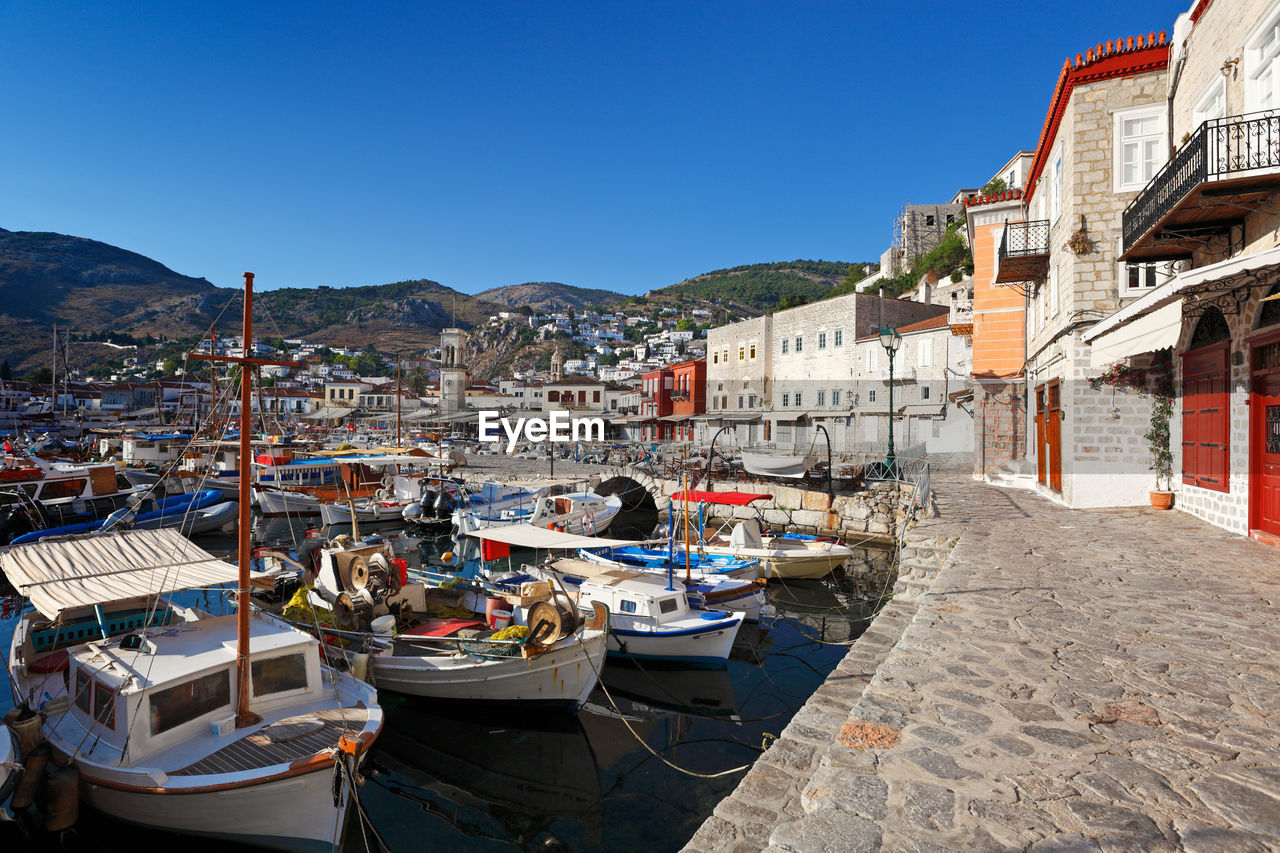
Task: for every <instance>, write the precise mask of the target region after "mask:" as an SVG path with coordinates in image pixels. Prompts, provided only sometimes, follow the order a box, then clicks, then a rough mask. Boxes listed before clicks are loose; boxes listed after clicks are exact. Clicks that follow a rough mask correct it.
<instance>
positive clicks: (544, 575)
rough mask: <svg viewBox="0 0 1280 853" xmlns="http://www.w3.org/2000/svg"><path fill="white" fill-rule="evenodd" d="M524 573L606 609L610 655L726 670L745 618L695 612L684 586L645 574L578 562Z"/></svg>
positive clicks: (580, 604)
mask: <svg viewBox="0 0 1280 853" xmlns="http://www.w3.org/2000/svg"><path fill="white" fill-rule="evenodd" d="M524 572H525V573H526V574H529V575H530V576H532V577H535V578H541V579H544V580H546V581H548V582H550V583H552V584H554V585H555V587H556V588H557V589H563V590H564V591H565V592H566V593H567V594H568V596H569V597H570V598H571V599H572V600H574V601H576V603H577V605H578V607H579V609H581V610H589V609H590V608H591V607H592V606H593V605H595V604H603V605H604V606H605V607H607V608H608V609H609V614H610V624H609V653H610V654H616V655H625V656H627V657H630V658H642V659H643V658H654V659H661V660H673V661H679V662H681V663H685V664H690V665H700V666H724V665H725V664H726V663H727V661H728V660H729V651H730V650H731V649H732V648H733V639H734V637H735V636H737V634H738V629H739V628H740V627H741V626H742V622H743V616H742V614H741V613H728V612H725V611H722V610H695V609H693V608H692V607H690V606H689V599H688V597H687V595H686V593H685V590H684V588H683V585H675V584H673V585H672V586H668V584H667V582H666V580H663V579H660V578H657V577H655V576H653V575H649V574H646V573H644V572H638V571H630V570H627V569H623V568H617V567H613V566H602V565H599V564H597V563H590V562H587V561H586V560H581V559H575V558H565V559H560V560H552V561H550V562H548V563H546V564H543V565H540V566H527V565H526V566H525V567H524ZM495 580H497V581H498V582H501V578H500V577H499V578H495Z"/></svg>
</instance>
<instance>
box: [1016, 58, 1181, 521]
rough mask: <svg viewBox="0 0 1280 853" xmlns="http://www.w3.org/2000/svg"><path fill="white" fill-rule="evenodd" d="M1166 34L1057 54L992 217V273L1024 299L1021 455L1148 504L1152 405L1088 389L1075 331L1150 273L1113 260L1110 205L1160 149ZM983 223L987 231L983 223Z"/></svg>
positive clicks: (1060, 481)
mask: <svg viewBox="0 0 1280 853" xmlns="http://www.w3.org/2000/svg"><path fill="white" fill-rule="evenodd" d="M1168 62H1169V46H1168V42H1167V39H1166V37H1165V34H1164V33H1160V34H1159V35H1158V36H1157V35H1155V34H1151V35H1147V36H1137V37H1135V38H1129V39H1120V40H1118V41H1108V42H1106V44H1105V46H1104V45H1099V46H1097V47H1096V48H1089V49H1088V50H1087V51H1086V52H1085V53H1083V54H1077V55H1076V56H1075V57H1074V59H1069V60H1067V61H1066V63H1065V64H1064V66H1063V69H1062V72H1061V74H1060V75H1059V77H1058V83H1057V86H1056V88H1055V89H1054V92H1053V95H1052V97H1051V98H1050V101H1049V111H1048V115H1047V117H1046V119H1045V123H1044V128H1043V130H1042V131H1041V134H1040V140H1039V144H1038V145H1037V146H1036V153H1035V158H1034V160H1033V161H1032V166H1031V169H1030V171H1029V173H1028V176H1027V185H1026V187H1025V188H1024V190H1023V193H1022V205H1023V219H1024V221H1022V222H1016V221H1013V220H1012V219H1011V220H1010V221H1009V222H1008V223H1007V224H1005V225H1004V226H1003V227H1002V228H1001V229H1000V238H999V243H998V244H997V247H996V271H995V278H994V281H995V282H996V283H1000V284H1004V285H1008V286H1010V287H1012V288H1014V289H1015V290H1016V291H1020V292H1021V293H1022V294H1023V295H1024V298H1025V305H1026V344H1025V346H1026V356H1025V372H1026V377H1027V386H1028V387H1027V395H1028V397H1029V399H1028V403H1027V405H1028V416H1027V419H1026V426H1025V429H1026V433H1025V434H1026V438H1027V446H1028V451H1029V452H1028V457H1029V459H1034V461H1035V465H1036V469H1035V470H1036V484H1037V488H1038V489H1039V490H1040V491H1041V492H1043V493H1044V494H1046V495H1048V496H1051V497H1055V498H1057V499H1060V500H1062V501H1064V502H1066V503H1067V504H1069V505H1071V506H1080V507H1092V506H1115V505H1131V504H1139V503H1146V502H1147V500H1148V497H1147V493H1148V490H1149V489H1150V488H1151V486H1152V482H1153V480H1152V475H1151V472H1150V470H1149V469H1148V453H1147V448H1146V445H1145V442H1144V441H1143V439H1142V433H1143V432H1144V428H1143V427H1144V424H1145V423H1146V422H1147V421H1148V420H1149V407H1145V406H1143V405H1141V404H1138V403H1136V402H1134V401H1131V400H1128V399H1127V398H1126V397H1125V396H1124V395H1123V393H1117V391H1116V389H1113V388H1103V389H1101V390H1095V389H1094V388H1093V387H1092V386H1091V385H1090V383H1089V382H1088V379H1089V378H1090V377H1093V376H1096V375H1097V372H1098V371H1097V370H1096V369H1095V368H1094V367H1093V366H1092V364H1091V359H1090V353H1089V348H1088V346H1087V345H1086V343H1085V342H1084V339H1083V334H1084V333H1085V332H1086V331H1087V330H1088V329H1089V328H1090V327H1091V326H1092V325H1094V324H1095V323H1096V322H1098V320H1100V319H1101V318H1103V317H1104V316H1106V315H1107V314H1109V313H1110V312H1112V311H1114V310H1116V309H1117V308H1119V307H1120V306H1121V305H1123V304H1124V303H1125V302H1127V301H1129V300H1132V299H1136V298H1138V297H1140V296H1141V295H1142V293H1144V292H1145V291H1146V290H1147V289H1149V288H1150V287H1151V286H1152V284H1151V282H1153V281H1158V280H1159V275H1160V272H1159V271H1157V270H1150V271H1147V270H1145V269H1138V270H1136V271H1134V272H1135V274H1134V275H1130V270H1129V269H1127V268H1126V267H1123V266H1121V265H1120V264H1119V263H1118V260H1117V255H1118V254H1119V251H1120V247H1119V241H1118V235H1119V233H1120V219H1121V213H1122V212H1123V211H1124V209H1125V207H1126V205H1128V204H1129V203H1130V202H1131V201H1132V200H1133V198H1134V197H1135V196H1136V195H1137V194H1138V192H1139V191H1140V190H1141V189H1142V187H1143V186H1144V185H1145V183H1146V182H1147V181H1148V180H1149V179H1150V177H1151V176H1152V175H1154V174H1155V173H1156V172H1157V171H1159V169H1160V167H1161V166H1162V165H1163V163H1164V162H1165V159H1166V156H1167V142H1166V139H1165V123H1164V120H1163V118H1162V116H1163V112H1164V98H1165V92H1166V86H1167V71H1166V69H1167V66H1168ZM993 236H994V235H993Z"/></svg>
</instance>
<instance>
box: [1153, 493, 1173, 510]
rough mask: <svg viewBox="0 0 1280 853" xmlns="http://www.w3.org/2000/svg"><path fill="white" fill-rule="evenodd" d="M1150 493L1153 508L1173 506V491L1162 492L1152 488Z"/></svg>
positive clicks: (1170, 507)
mask: <svg viewBox="0 0 1280 853" xmlns="http://www.w3.org/2000/svg"><path fill="white" fill-rule="evenodd" d="M1150 494H1151V506H1152V508H1153V509H1172V508H1173V492H1164V491H1160V490H1158V489H1152V490H1151V493H1150Z"/></svg>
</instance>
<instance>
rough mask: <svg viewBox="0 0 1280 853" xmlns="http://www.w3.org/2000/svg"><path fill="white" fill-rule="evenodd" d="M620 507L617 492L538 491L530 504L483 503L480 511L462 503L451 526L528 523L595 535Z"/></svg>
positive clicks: (469, 528) (459, 529)
mask: <svg viewBox="0 0 1280 853" xmlns="http://www.w3.org/2000/svg"><path fill="white" fill-rule="evenodd" d="M621 511H622V498H620V497H618V496H617V495H608V496H606V497H601V496H600V495H597V494H596V493H595V492H570V493H568V494H563V495H555V496H551V495H542V496H540V497H538V498H537V499H536V500H534V501H533V503H532V504H521V505H518V506H512V507H508V508H505V509H493V508H490V507H486V509H485V510H484V511H478V510H475V509H471V508H467V507H462V508H459V509H457V510H455V511H454V515H453V518H454V527H455V529H456V531H457V532H458V533H459V534H466V533H470V532H472V531H476V530H484V529H486V528H489V527H501V526H504V525H513V524H528V525H532V526H534V527H548V528H551V527H554V528H555V529H558V530H560V531H562V532H564V533H573V534H577V535H580V536H599V535H600V534H602V533H605V532H607V531H608V529H609V525H610V524H612V523H613V519H614V517H615V516H617V514H618V513H619V512H621Z"/></svg>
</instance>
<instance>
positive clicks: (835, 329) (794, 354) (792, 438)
mask: <svg viewBox="0 0 1280 853" xmlns="http://www.w3.org/2000/svg"><path fill="white" fill-rule="evenodd" d="M946 314H947V308H946V306H941V305H926V304H924V303H922V302H912V301H909V300H904V299H893V298H889V297H883V296H880V295H878V294H874V293H849V294H845V295H844V296H837V297H836V298H834V299H824V300H821V301H818V302H812V303H809V304H808V305H801V306H798V307H796V308H789V309H787V310H785V311H779V312H777V313H775V314H774V315H773V321H772V323H771V324H770V326H771V327H770V332H771V347H770V348H771V351H772V354H773V356H772V359H771V361H772V368H771V373H772V375H773V388H772V394H771V405H770V406H769V408H768V409H766V410H765V411H764V413H763V420H764V429H763V433H764V439H765V440H766V441H770V440H771V441H772V442H773V443H774V444H776V445H778V446H785V447H791V446H808V445H809V444H810V443H812V442H814V441H815V440H817V441H822V439H821V438H820V437H818V438H815V434H816V431H815V427H816V426H817V425H819V424H821V425H822V426H823V427H824V428H825V429H826V430H827V432H828V434H829V435H830V436H831V441H832V445H833V449H835V450H842V449H844V448H845V447H847V446H850V445H851V444H853V443H856V442H860V441H862V439H861V438H860V437H856V436H855V435H854V434H853V433H852V432H851V429H850V422H849V417H848V413H849V409H850V406H851V405H852V403H851V400H850V399H849V394H850V393H851V391H852V390H853V385H854V380H855V367H856V365H855V357H854V352H853V342H854V341H855V340H857V339H858V338H861V337H866V336H868V335H872V334H875V333H876V332H878V331H879V330H880V329H881V328H882V327H883V326H889V327H891V328H897V327H900V326H907V325H910V324H912V323H916V322H919V321H921V320H928V319H930V318H932V317H938V316H945V315H946ZM833 394H835V395H838V396H839V401H838V402H834V401H833V400H832V396H833ZM886 438H887V433H886Z"/></svg>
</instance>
